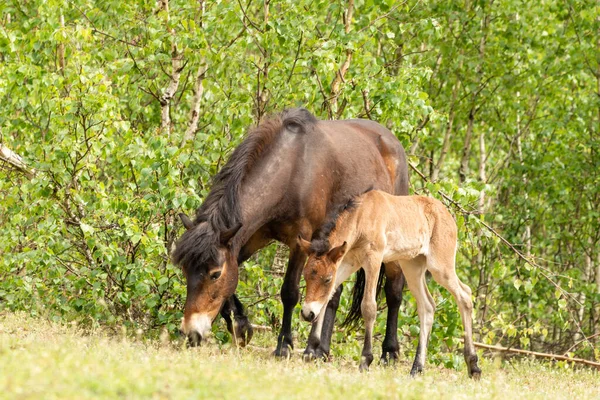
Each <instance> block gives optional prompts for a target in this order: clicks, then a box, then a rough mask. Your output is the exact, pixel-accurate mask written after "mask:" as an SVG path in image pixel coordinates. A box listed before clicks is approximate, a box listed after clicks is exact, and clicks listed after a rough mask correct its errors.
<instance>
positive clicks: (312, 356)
mask: <svg viewBox="0 0 600 400" xmlns="http://www.w3.org/2000/svg"><path fill="white" fill-rule="evenodd" d="M315 359H316V357H315V353H314V352H304V354H303V355H302V360H304V362H305V363H309V362H312V361H314V360H315Z"/></svg>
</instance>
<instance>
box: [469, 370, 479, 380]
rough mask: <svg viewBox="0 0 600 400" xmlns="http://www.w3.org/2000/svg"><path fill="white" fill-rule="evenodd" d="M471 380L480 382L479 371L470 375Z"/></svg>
mask: <svg viewBox="0 0 600 400" xmlns="http://www.w3.org/2000/svg"><path fill="white" fill-rule="evenodd" d="M471 379H473V380H474V381H478V380H480V379H481V371H478V372H473V373H472V374H471Z"/></svg>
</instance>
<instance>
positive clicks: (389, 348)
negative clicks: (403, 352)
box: [381, 262, 405, 365]
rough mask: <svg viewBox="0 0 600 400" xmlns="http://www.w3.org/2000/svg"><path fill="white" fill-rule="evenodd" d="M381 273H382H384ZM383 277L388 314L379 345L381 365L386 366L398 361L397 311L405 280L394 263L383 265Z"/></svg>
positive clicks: (398, 266) (400, 270) (397, 265)
mask: <svg viewBox="0 0 600 400" xmlns="http://www.w3.org/2000/svg"><path fill="white" fill-rule="evenodd" d="M381 273H384V271H382V272H381ZM385 275H386V281H385V287H384V288H385V301H386V303H387V306H388V314H387V322H386V325H385V338H384V339H383V343H382V344H381V350H382V351H381V363H382V364H384V365H388V364H390V363H395V362H396V361H397V360H398V355H399V352H400V346H399V345H398V310H399V309H400V304H401V303H402V291H403V290H404V283H405V279H404V274H402V269H401V268H400V265H399V264H398V263H395V262H392V263H387V264H386V265H385Z"/></svg>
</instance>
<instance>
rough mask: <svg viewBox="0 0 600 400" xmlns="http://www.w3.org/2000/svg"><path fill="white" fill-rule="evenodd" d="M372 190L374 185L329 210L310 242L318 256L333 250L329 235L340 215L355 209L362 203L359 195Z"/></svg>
mask: <svg viewBox="0 0 600 400" xmlns="http://www.w3.org/2000/svg"><path fill="white" fill-rule="evenodd" d="M371 190H373V187H370V188H369V189H367V190H366V191H364V192H363V193H361V194H358V195H356V196H352V197H351V198H350V199H348V201H347V202H345V203H341V204H338V205H336V206H334V207H332V208H331V209H330V210H329V212H328V213H327V216H326V217H325V222H323V225H321V227H320V228H319V229H317V230H316V231H315V233H314V234H313V236H312V241H311V243H310V249H311V250H312V251H314V252H315V253H316V255H317V256H322V255H323V254H325V253H327V252H328V251H329V250H331V243H329V237H330V236H331V233H332V232H333V231H334V230H335V227H336V225H337V222H338V221H339V219H340V217H341V216H342V215H344V214H345V213H348V212H350V211H352V210H353V209H355V208H356V207H357V206H358V205H359V204H360V201H359V197H361V196H362V195H364V194H365V193H367V192H370V191H371Z"/></svg>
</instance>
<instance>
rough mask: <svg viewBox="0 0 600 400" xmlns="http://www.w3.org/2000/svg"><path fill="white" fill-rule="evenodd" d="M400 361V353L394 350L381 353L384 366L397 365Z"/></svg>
mask: <svg viewBox="0 0 600 400" xmlns="http://www.w3.org/2000/svg"><path fill="white" fill-rule="evenodd" d="M397 362H398V353H397V352H394V351H384V352H383V354H381V365H383V366H384V367H389V366H395V365H396V363H397Z"/></svg>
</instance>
